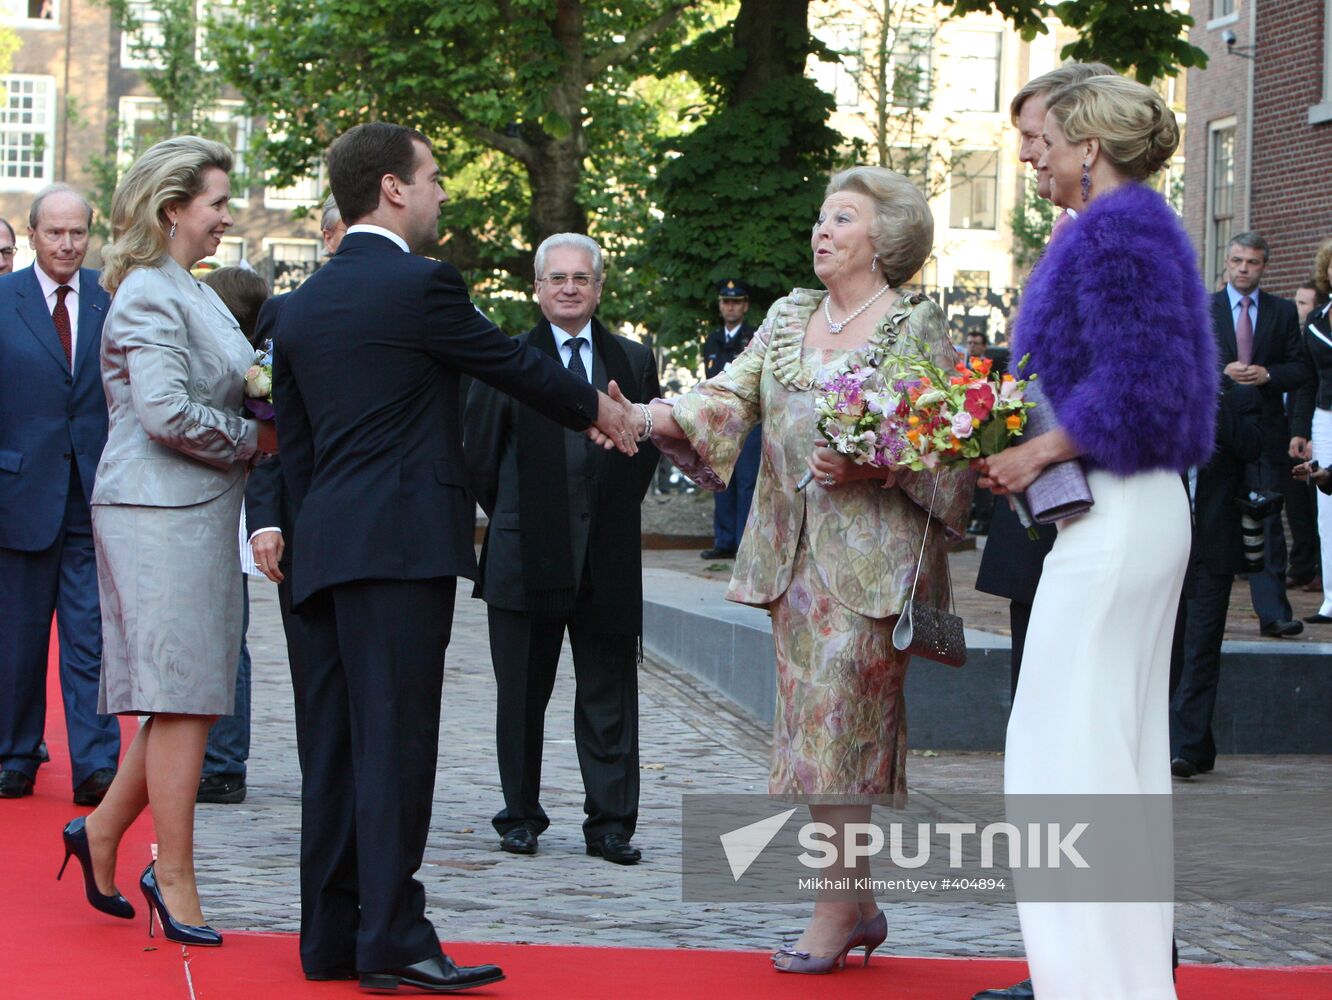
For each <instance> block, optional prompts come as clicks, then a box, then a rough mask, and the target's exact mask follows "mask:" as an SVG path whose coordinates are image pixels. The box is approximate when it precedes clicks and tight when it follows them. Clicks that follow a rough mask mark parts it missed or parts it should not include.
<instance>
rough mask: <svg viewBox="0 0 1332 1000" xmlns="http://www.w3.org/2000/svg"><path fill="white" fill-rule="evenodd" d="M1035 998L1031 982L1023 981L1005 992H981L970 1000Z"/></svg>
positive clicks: (1028, 980) (1025, 999) (1026, 999)
mask: <svg viewBox="0 0 1332 1000" xmlns="http://www.w3.org/2000/svg"><path fill="white" fill-rule="evenodd" d="M1035 996H1036V991H1035V990H1033V989H1032V988H1031V980H1030V979H1024V980H1022V982H1020V983H1014V984H1013V985H1012V986H1010V987H1008V989H1006V990H981V991H980V992H979V993H977V994H976V995H975V996H973V997H972V998H971V1000H1032V998H1033V997H1035Z"/></svg>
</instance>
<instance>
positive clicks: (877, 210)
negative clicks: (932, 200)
mask: <svg viewBox="0 0 1332 1000" xmlns="http://www.w3.org/2000/svg"><path fill="white" fill-rule="evenodd" d="M843 191H854V192H857V193H859V194H863V195H866V196H867V197H868V198H869V199H870V201H872V202H874V220H873V221H872V222H871V223H870V227H869V237H870V243H871V244H872V245H873V246H874V252H875V253H876V254H878V255H879V267H880V268H881V269H882V271H883V276H884V277H885V278H887V279H888V284H890V285H892V286H893V287H894V288H896V287H897V286H899V285H901V284H902V283H903V282H904V281H906V280H907V279H908V278H910V277H911V276H912V275H913V274H915V273H916V272H917V271H919V270H920V269H921V266H922V265H923V264H924V263H925V261H927V260H929V257H930V253H931V252H932V251H933V250H934V215H933V214H932V213H931V212H930V204H929V202H927V201H926V200H925V196H924V195H923V194H921V193H920V188H918V187H916V185H914V184H912V183H911V182H910V181H909V180H907V179H906V178H905V177H903V176H902V175H901V174H899V173H897V172H895V171H892V170H885V169H884V168H883V167H851V168H850V169H848V170H843V171H841V172H840V173H837V174H833V176H832V179H831V180H830V181H828V189H827V190H826V191H825V192H824V193H823V197H824V198H825V199H827V198H831V197H832V196H833V195H835V194H839V193H841V192H843Z"/></svg>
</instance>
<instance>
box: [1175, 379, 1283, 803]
mask: <svg viewBox="0 0 1332 1000" xmlns="http://www.w3.org/2000/svg"><path fill="white" fill-rule="evenodd" d="M1222 381H1223V383H1224V386H1225V388H1224V391H1223V393H1222V395H1221V407H1220V411H1219V413H1218V420H1217V429H1216V450H1215V452H1214V453H1213V455H1212V459H1211V461H1209V462H1208V463H1207V464H1206V465H1204V466H1203V467H1202V468H1200V469H1197V470H1195V471H1194V472H1192V473H1191V474H1190V476H1189V480H1190V481H1189V495H1190V499H1191V500H1192V506H1193V547H1192V551H1191V552H1190V555H1189V571H1188V576H1187V578H1186V579H1185V581H1184V600H1183V608H1184V615H1183V623H1182V624H1183V636H1182V641H1181V642H1180V643H1179V644H1178V650H1177V652H1178V653H1179V655H1178V656H1172V663H1171V668H1172V669H1171V675H1172V676H1171V685H1170V688H1171V693H1170V770H1171V772H1172V773H1173V774H1174V775H1175V776H1176V777H1178V778H1191V777H1193V776H1194V775H1195V774H1197V773H1198V772H1199V771H1210V770H1212V767H1213V766H1214V765H1215V763H1216V744H1215V743H1214V742H1213V741H1212V710H1213V709H1214V708H1215V706H1216V687H1217V682H1218V680H1219V679H1220V676H1221V642H1222V640H1223V638H1224V637H1225V632H1226V614H1227V612H1228V611H1229V610H1230V585H1231V583H1232V581H1233V580H1234V579H1235V574H1236V573H1238V572H1240V571H1241V569H1242V567H1243V565H1244V542H1243V539H1242V537H1241V534H1240V511H1239V508H1238V507H1237V506H1236V505H1235V499H1236V498H1237V497H1239V496H1241V495H1242V494H1243V493H1244V491H1245V471H1246V469H1247V467H1248V465H1249V463H1251V462H1256V461H1258V459H1259V457H1260V456H1261V454H1262V450H1263V427H1262V416H1263V412H1262V407H1263V404H1262V396H1261V394H1260V393H1261V390H1259V389H1257V388H1256V387H1254V386H1251V385H1239V384H1238V383H1236V382H1234V381H1233V380H1231V379H1230V378H1224V379H1223V380H1222Z"/></svg>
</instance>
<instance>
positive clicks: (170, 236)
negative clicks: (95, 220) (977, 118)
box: [167, 195, 1087, 240]
mask: <svg viewBox="0 0 1332 1000" xmlns="http://www.w3.org/2000/svg"><path fill="white" fill-rule="evenodd" d="M1086 200H1087V197H1086V195H1083V201H1086ZM175 238H176V224H175V223H174V222H173V223H171V231H170V232H168V233H167V239H169V240H174V239H175Z"/></svg>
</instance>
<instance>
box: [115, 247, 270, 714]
mask: <svg viewBox="0 0 1332 1000" xmlns="http://www.w3.org/2000/svg"><path fill="white" fill-rule="evenodd" d="M253 359H254V351H253V350H252V349H251V347H250V345H249V343H248V342H247V341H246V339H245V337H244V335H243V334H242V333H241V331H240V327H239V326H238V325H237V324H236V321H235V320H234V319H233V318H232V316H231V314H230V313H229V312H228V311H227V308H226V306H224V305H223V304H222V300H221V299H219V298H218V297H217V295H216V293H214V292H213V291H212V290H211V289H210V288H208V287H207V286H205V285H203V284H201V283H200V282H198V281H196V280H195V279H194V278H193V277H192V276H191V275H190V273H189V272H188V271H186V270H185V269H184V268H183V267H181V266H180V265H179V264H177V263H176V262H175V261H174V260H172V259H171V258H170V257H163V258H162V260H161V261H159V262H158V264H157V265H156V266H154V267H144V268H138V269H136V270H134V271H132V272H130V274H129V275H128V276H127V277H126V278H125V280H124V281H123V282H122V283H121V285H120V287H119V288H118V289H117V290H116V293H115V295H114V297H113V298H112V300H111V308H110V310H109V311H108V313H107V317H106V325H105V327H104V330H103V333H102V383H103V386H104V387H105V389H106V398H107V407H108V410H109V416H110V430H109V432H108V435H107V443H106V448H105V450H104V451H103V452H102V460H101V463H100V464H99V465H98V467H97V481H96V484H95V486H94V488H93V495H92V503H93V507H92V520H93V539H94V542H95V543H96V547H97V582H98V592H99V595H100V597H101V601H102V644H103V654H102V680H101V690H100V694H99V698H98V710H99V711H101V712H108V713H145V714H146V713H153V712H173V713H181V714H188V715H229V714H231V712H232V710H233V704H232V703H233V699H234V696H235V688H236V667H237V660H238V658H239V655H240V645H241V625H242V616H243V611H244V609H243V606H242V600H243V595H242V591H241V573H240V557H239V553H238V550H237V547H236V526H237V525H238V524H239V522H240V511H241V503H242V501H243V499H244V493H245V474H246V470H247V468H248V466H249V463H250V460H251V458H252V457H253V456H254V454H255V452H256V450H257V446H258V428H257V426H256V424H255V423H254V421H252V420H247V419H245V417H244V416H243V409H242V404H243V400H244V387H245V371H246V369H247V368H248V367H249V366H250V364H251V363H252V361H253Z"/></svg>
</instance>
